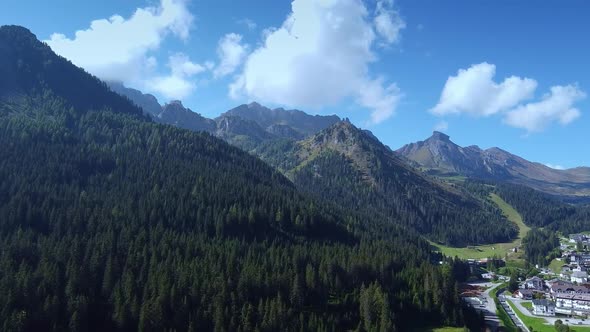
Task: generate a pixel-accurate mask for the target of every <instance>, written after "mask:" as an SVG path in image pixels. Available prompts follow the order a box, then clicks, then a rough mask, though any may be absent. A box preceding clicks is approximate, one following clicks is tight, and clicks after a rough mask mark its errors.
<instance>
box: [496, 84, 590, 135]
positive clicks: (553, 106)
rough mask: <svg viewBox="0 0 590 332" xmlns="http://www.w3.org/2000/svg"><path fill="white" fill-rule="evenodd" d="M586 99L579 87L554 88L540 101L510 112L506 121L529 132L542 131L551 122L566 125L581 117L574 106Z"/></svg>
mask: <svg viewBox="0 0 590 332" xmlns="http://www.w3.org/2000/svg"><path fill="white" fill-rule="evenodd" d="M585 97H586V94H585V93H584V92H583V91H581V90H580V89H579V88H578V87H577V86H574V85H567V86H559V85H558V86H553V87H551V91H550V92H549V93H548V94H545V95H544V96H543V98H542V99H541V100H540V101H538V102H534V103H528V104H526V105H521V106H519V107H517V108H515V109H513V110H511V111H510V112H508V113H507V114H506V117H505V119H504V121H505V122H506V123H507V124H508V125H510V126H513V127H516V128H523V129H526V130H527V131H528V132H539V131H542V130H543V129H545V128H546V127H547V126H548V125H549V124H550V123H551V122H558V123H560V124H562V125H566V124H569V123H571V122H572V121H574V120H575V119H577V118H578V117H580V111H579V110H578V109H577V108H575V107H574V106H573V105H574V103H575V102H576V101H579V100H581V99H584V98H585Z"/></svg>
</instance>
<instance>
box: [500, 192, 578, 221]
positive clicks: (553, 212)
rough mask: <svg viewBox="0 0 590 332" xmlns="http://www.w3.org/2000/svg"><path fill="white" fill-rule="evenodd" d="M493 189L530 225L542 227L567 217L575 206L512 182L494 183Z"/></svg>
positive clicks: (573, 211)
mask: <svg viewBox="0 0 590 332" xmlns="http://www.w3.org/2000/svg"><path fill="white" fill-rule="evenodd" d="M494 191H495V192H496V193H497V194H498V195H499V196H500V197H502V199H504V200H505V201H506V202H508V203H509V204H510V205H512V206H513V207H514V208H515V209H516V210H517V211H518V213H520V215H521V216H522V219H523V221H524V222H525V223H526V224H527V225H529V226H531V227H544V226H547V225H551V224H553V223H556V222H561V221H563V220H566V219H568V218H569V217H571V216H572V215H574V214H575V213H576V207H574V206H572V205H570V204H566V203H564V202H561V201H559V200H557V199H556V198H553V197H550V196H549V195H547V194H545V193H542V192H540V191H537V190H534V189H531V188H528V187H524V186H519V185H512V184H505V183H502V184H496V186H495V189H494Z"/></svg>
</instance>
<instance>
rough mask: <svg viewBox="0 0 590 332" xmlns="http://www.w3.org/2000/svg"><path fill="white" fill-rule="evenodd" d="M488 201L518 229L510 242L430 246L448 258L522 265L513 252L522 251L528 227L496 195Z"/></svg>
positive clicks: (511, 208) (519, 258) (520, 256)
mask: <svg viewBox="0 0 590 332" xmlns="http://www.w3.org/2000/svg"><path fill="white" fill-rule="evenodd" d="M490 200H492V201H493V202H494V204H496V205H497V206H498V207H499V208H500V209H501V210H502V213H503V214H504V215H505V216H506V218H507V219H508V220H510V221H511V222H513V223H514V224H515V225H516V226H517V227H518V236H517V237H516V238H515V239H514V240H513V241H512V242H504V243H492V244H486V245H472V246H468V247H465V248H454V247H449V246H444V245H440V244H435V243H432V242H431V244H432V245H433V246H434V247H435V248H436V250H438V251H440V252H441V253H443V254H444V255H445V256H449V257H459V258H461V259H485V258H491V257H499V258H502V259H506V260H507V261H511V264H516V265H522V263H524V261H523V258H522V255H520V254H519V252H516V253H515V252H514V248H518V250H522V239H523V238H524V237H525V236H526V234H527V233H528V232H529V230H530V227H529V226H527V225H525V224H524V222H523V221H522V217H521V216H520V214H519V213H518V212H517V211H516V210H515V209H514V208H513V207H512V206H510V204H508V203H506V202H505V201H504V200H503V199H502V198H501V197H500V196H498V195H497V194H490Z"/></svg>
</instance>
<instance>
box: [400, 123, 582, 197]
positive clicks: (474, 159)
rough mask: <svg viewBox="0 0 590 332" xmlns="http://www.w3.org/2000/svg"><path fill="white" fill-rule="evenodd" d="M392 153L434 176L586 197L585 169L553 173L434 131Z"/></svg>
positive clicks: (500, 151) (514, 156)
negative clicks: (490, 181)
mask: <svg viewBox="0 0 590 332" xmlns="http://www.w3.org/2000/svg"><path fill="white" fill-rule="evenodd" d="M396 152H397V153H398V154H400V155H401V156H403V157H405V158H407V159H408V160H411V161H412V162H415V163H416V165H417V166H418V167H420V168H421V169H422V170H424V171H426V172H428V173H429V174H433V175H437V176H442V177H452V176H457V175H459V176H464V177H469V178H477V179H485V180H494V181H500V182H508V183H514V184H520V185H524V186H527V187H530V188H533V189H536V190H539V191H542V192H545V193H547V194H550V195H553V196H557V197H561V198H564V199H566V200H571V201H576V200H585V199H587V198H588V197H589V196H590V168H588V167H578V168H573V169H567V170H558V169H553V168H550V167H547V166H545V165H543V164H540V163H536V162H531V161H528V160H526V159H524V158H521V157H519V156H516V155H514V154H511V153H510V152H507V151H505V150H502V149H500V148H496V147H494V148H489V149H485V150H483V149H481V148H479V147H478V146H467V147H461V146H459V145H457V144H455V143H453V142H452V141H451V140H450V137H449V136H448V135H445V134H443V133H440V132H436V131H435V132H434V133H433V135H432V136H431V137H429V138H428V139H426V140H424V141H420V142H416V143H411V144H407V145H405V146H403V147H402V148H400V149H399V150H397V151H396Z"/></svg>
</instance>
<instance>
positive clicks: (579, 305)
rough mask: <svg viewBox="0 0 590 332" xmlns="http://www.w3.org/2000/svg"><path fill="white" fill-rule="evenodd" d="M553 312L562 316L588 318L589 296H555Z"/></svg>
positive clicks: (564, 294)
mask: <svg viewBox="0 0 590 332" xmlns="http://www.w3.org/2000/svg"><path fill="white" fill-rule="evenodd" d="M555 312H556V313H559V314H563V315H577V316H588V315H589V314H590V294H566V293H562V294H557V295H556V296H555Z"/></svg>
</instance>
